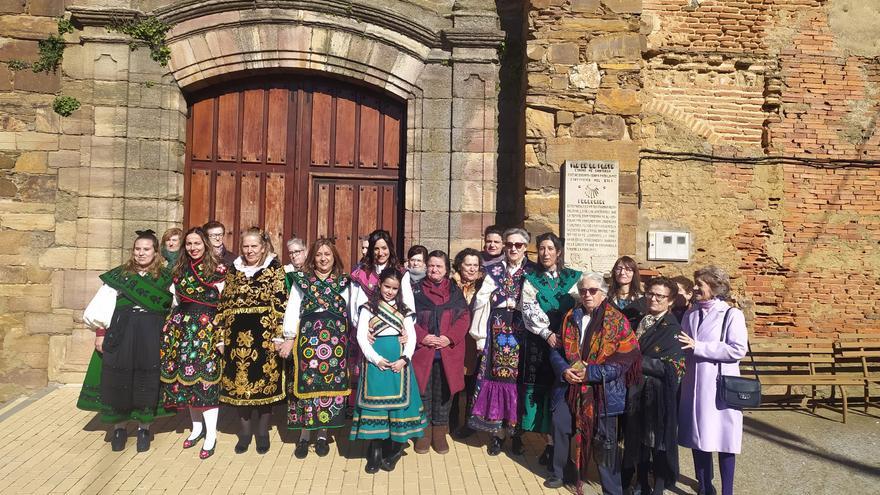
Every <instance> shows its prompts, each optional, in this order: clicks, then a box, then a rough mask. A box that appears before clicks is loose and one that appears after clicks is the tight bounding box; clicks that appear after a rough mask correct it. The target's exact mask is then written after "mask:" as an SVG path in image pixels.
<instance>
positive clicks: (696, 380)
mask: <svg viewBox="0 0 880 495" xmlns="http://www.w3.org/2000/svg"><path fill="white" fill-rule="evenodd" d="M728 307H729V306H728V305H727V303H725V302H724V301H721V300H718V299H715V300H714V301H713V304H712V305H711V307H709V309H708V310H703V311H705V312H704V317H703V324H702V326H701V325H700V315H699V311H701V309H700V306H699V304H698V305H696V306H695V307H694V308H693V309H691V310H688V312H687V313H685V314H684V317H683V318H682V322H681V327H682V330H684V332H685V333H686V334H688V335H690V336H691V337H693V338H694V340H696V347H695V348H694V349H693V351H691V350H688V351H686V352H687V357H686V359H685V374H684V379H683V380H682V382H681V401H680V402H679V408H678V443H679V444H681V445H682V446H684V447H688V448H691V449H699V450H702V451H704V452H728V453H732V454H739V452H740V447H741V444H742V425H743V416H742V411H740V410H737V409H730V408H727V407H724V406H720V405H719V404H718V402H717V399H716V397H717V395H716V388H717V379H718V363H719V362H720V363H722V364H721V370H722V373H723V374H724V375H733V376H739V360H740V359H742V358H744V357H745V355H746V351H747V349H748V333H747V331H746V321H745V317H744V316H743V313H742V311H740V310H738V309H736V308H733V309H731V310H730V315H729V316H728V317H727V338H726V339H725V342H721V322H722V321H723V319H724V312H725V311H726V310H727V308H728ZM698 327H699V328H698Z"/></svg>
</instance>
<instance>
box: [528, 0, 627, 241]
mask: <svg viewBox="0 0 880 495" xmlns="http://www.w3.org/2000/svg"><path fill="white" fill-rule="evenodd" d="M641 11H642V2H641V0H603V1H599V0H532V1H531V2H530V3H529V11H528V30H529V33H528V39H527V42H526V57H527V67H526V75H527V89H526V108H525V125H526V129H525V131H526V138H525V139H526V144H525V181H524V182H525V199H524V205H525V227H526V228H527V229H528V230H529V231H530V232H532V233H535V234H538V233H541V232H545V231H549V230H553V231H557V232H558V229H559V216H560V207H559V204H560V191H559V188H560V169H561V167H562V165H563V163H564V161H565V160H583V159H599V160H601V159H616V160H619V161H620V170H621V176H620V235H619V241H620V249H621V252H632V251H634V250H635V245H634V243H633V241H634V234H635V229H636V220H637V211H638V206H637V195H636V193H637V188H636V184H637V180H636V171H637V168H638V144H637V143H636V142H635V141H633V138H634V136H635V133H637V132H638V128H639V120H640V118H639V114H640V112H641V107H642V84H643V83H642V77H641V58H642V55H641V54H642V49H643V44H644V37H643V35H642V34H641V33H640V14H641Z"/></svg>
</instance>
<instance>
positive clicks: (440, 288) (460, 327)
mask: <svg viewBox="0 0 880 495" xmlns="http://www.w3.org/2000/svg"><path fill="white" fill-rule="evenodd" d="M401 283H402V282H401ZM415 300H416V341H417V342H416V350H415V353H413V369H414V370H415V374H416V380H418V382H419V391H420V393H421V394H422V404H424V407H425V415H426V416H427V420H428V426H427V427H426V428H425V434H424V436H422V437H421V438H419V439H417V440H416V442H415V445H414V446H413V450H415V452H416V453H417V454H426V453H427V452H428V450H429V449H430V448H431V447H434V451H435V452H437V453H438V454H446V453H447V452H449V444H448V443H447V441H446V434H447V433H448V432H449V411H450V409H451V407H452V398H453V397H454V396H455V394H457V393H458V392H460V391H462V390H464V352H465V350H464V343H465V335H467V331H468V327H469V326H470V322H471V312H470V310H469V309H468V306H467V302H466V301H465V299H464V296H463V295H462V294H461V290H459V288H458V286H457V285H455V283H453V282H452V280H450V279H449V257H448V256H447V255H446V253H444V252H443V251H431V252H430V253H428V275H427V276H426V277H425V278H424V279H422V281H421V282H419V283H418V284H416V286H415Z"/></svg>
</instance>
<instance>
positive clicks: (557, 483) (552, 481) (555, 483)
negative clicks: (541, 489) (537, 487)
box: [544, 476, 565, 488]
mask: <svg viewBox="0 0 880 495" xmlns="http://www.w3.org/2000/svg"><path fill="white" fill-rule="evenodd" d="M564 484H565V483H563V482H562V479H560V478H557V477H556V476H551V477H549V478H547V479H546V480H544V486H546V487H547V488H562V485H564Z"/></svg>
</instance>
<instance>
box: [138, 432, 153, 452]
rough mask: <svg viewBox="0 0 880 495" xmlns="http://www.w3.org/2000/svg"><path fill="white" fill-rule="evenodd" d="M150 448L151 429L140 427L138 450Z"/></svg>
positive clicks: (144, 450) (142, 450)
mask: <svg viewBox="0 0 880 495" xmlns="http://www.w3.org/2000/svg"><path fill="white" fill-rule="evenodd" d="M148 450H150V430H144V429H142V428H138V439H137V451H138V452H146V451H148Z"/></svg>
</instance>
